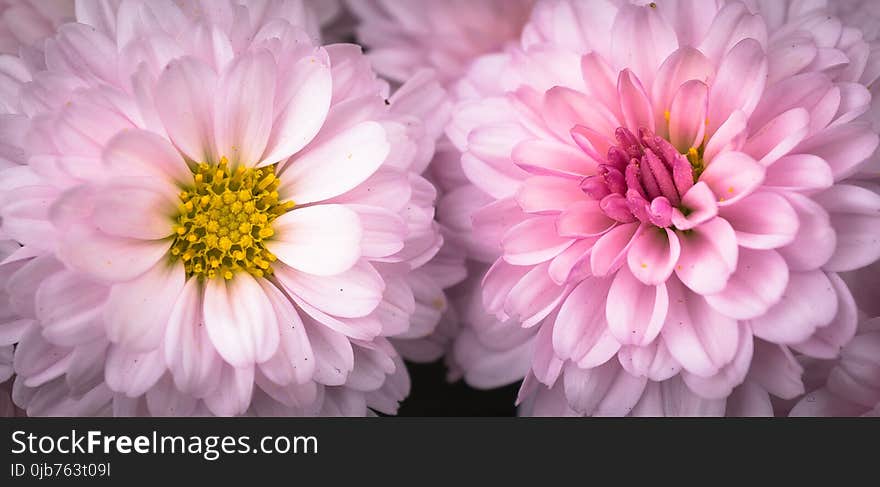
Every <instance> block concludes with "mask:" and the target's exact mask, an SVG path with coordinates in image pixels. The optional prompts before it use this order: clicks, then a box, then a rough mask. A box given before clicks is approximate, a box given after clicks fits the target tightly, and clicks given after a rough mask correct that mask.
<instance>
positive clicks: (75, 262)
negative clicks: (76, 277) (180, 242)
mask: <svg viewBox="0 0 880 487" xmlns="http://www.w3.org/2000/svg"><path fill="white" fill-rule="evenodd" d="M170 245H171V244H170V243H169V242H168V241H167V240H135V239H129V238H122V237H111V236H109V235H105V234H103V233H101V232H98V231H96V230H92V229H88V228H85V227H80V226H77V227H74V228H71V229H70V230H69V231H68V232H66V233H65V235H64V240H63V241H62V242H61V244H60V248H59V250H58V252H59V255H60V259H61V260H62V261H64V262H65V263H66V264H67V265H69V266H70V267H72V268H74V269H77V270H80V271H82V272H85V273H87V274H89V275H91V276H94V277H95V278H97V279H100V280H103V281H109V282H121V281H127V280H131V279H134V278H135V277H137V276H139V275H141V274H143V273H144V272H146V271H147V270H148V269H150V268H151V267H153V265H154V264H156V263H157V262H158V261H159V260H160V259H162V257H164V256H165V255H166V254H167V252H168V248H169V246H170Z"/></svg>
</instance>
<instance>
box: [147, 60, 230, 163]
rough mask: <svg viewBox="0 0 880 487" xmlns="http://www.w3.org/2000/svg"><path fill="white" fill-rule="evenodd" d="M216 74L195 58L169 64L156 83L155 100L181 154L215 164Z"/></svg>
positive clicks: (166, 127)
mask: <svg viewBox="0 0 880 487" xmlns="http://www.w3.org/2000/svg"><path fill="white" fill-rule="evenodd" d="M216 85H217V75H216V74H214V71H213V70H212V69H211V68H209V67H208V66H206V65H205V64H202V63H201V62H199V61H197V60H196V59H194V58H180V59H177V60H174V61H172V62H171V63H169V64H168V66H167V67H166V68H165V70H164V71H163V72H162V75H161V76H160V77H159V80H158V81H157V82H156V87H155V89H154V97H155V100H156V109H157V110H158V112H159V117H160V118H161V119H162V123H163V124H164V125H165V130H166V131H167V132H168V134H169V135H170V136H171V140H172V141H174V145H176V146H177V147H178V148H179V149H180V150H181V152H183V153H184V154H186V155H187V156H188V157H189V158H190V159H192V160H194V161H198V162H208V161H216V160H217V156H218V154H216V152H215V149H214V101H215V100H216V97H215V96H214V91H215V89H216Z"/></svg>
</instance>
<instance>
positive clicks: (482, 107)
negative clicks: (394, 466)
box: [447, 1, 880, 415]
mask: <svg viewBox="0 0 880 487" xmlns="http://www.w3.org/2000/svg"><path fill="white" fill-rule="evenodd" d="M617 3H620V5H618V4H617ZM639 3H643V2H639ZM755 3H758V2H755ZM522 46H523V47H522V49H520V50H512V51H511V52H509V53H508V54H507V55H506V56H505V58H506V59H505V60H504V61H503V62H499V63H497V66H498V69H496V70H494V71H493V72H491V74H490V72H489V71H486V70H473V71H472V72H471V73H470V74H469V76H470V78H471V79H469V81H470V84H471V85H472V86H491V85H493V84H494V85H495V86H496V90H500V91H501V92H502V94H501V95H499V96H491V95H490V96H484V97H478V98H477V99H475V100H466V101H463V102H461V103H459V104H458V106H457V108H456V112H455V115H454V119H453V122H452V123H451V124H450V126H449V128H448V130H447V134H448V136H449V138H450V139H451V140H452V141H453V142H454V143H455V144H456V145H457V146H458V147H459V148H460V149H461V150H462V152H463V153H464V155H463V156H462V158H461V164H462V169H463V171H464V173H465V174H466V176H467V177H468V179H469V180H470V182H471V183H473V184H474V185H475V186H476V187H477V188H479V189H480V190H481V191H482V192H483V193H485V194H486V195H488V196H489V197H490V198H491V203H489V204H488V205H486V206H484V207H483V208H481V209H479V210H477V211H476V212H474V213H473V215H472V217H473V232H474V236H475V238H476V239H477V240H482V241H483V242H489V243H492V244H494V246H495V247H494V248H495V252H497V253H498V254H499V255H500V257H499V258H497V259H496V260H495V261H494V263H493V265H492V267H491V268H490V269H489V270H488V272H487V273H486V274H485V277H484V278H483V281H482V291H483V293H482V294H483V303H484V306H485V308H486V309H487V310H488V311H489V312H491V313H493V314H495V315H496V317H497V318H498V320H500V321H501V322H507V323H514V324H520V325H521V326H522V327H524V328H534V329H535V330H537V331H536V332H535V335H534V339H533V340H534V345H533V346H534V351H533V353H532V356H531V371H530V372H529V374H528V375H527V376H526V378H525V381H524V384H523V387H522V390H521V394H520V398H521V400H523V401H525V402H526V407H525V408H524V411H523V412H524V413H529V412H531V413H535V414H538V413H542V412H547V411H550V412H551V413H552V414H562V413H563V412H573V413H576V414H579V415H593V414H612V415H626V414H630V413H632V414H648V415H661V414H671V415H704V414H724V413H728V414H735V415H746V414H770V413H772V407H771V402H770V396H771V395H772V396H776V397H782V398H793V397H796V396H797V395H799V394H801V393H802V392H803V385H802V384H801V382H800V381H801V379H800V372H801V371H800V366H799V365H798V363H797V361H796V360H795V358H794V352H798V353H802V354H805V355H809V356H814V357H822V358H831V357H834V356H836V355H837V354H838V352H839V351H840V349H841V348H842V347H843V345H844V344H845V343H846V342H848V341H849V339H850V338H851V337H852V336H853V333H854V332H855V326H856V314H855V304H854V302H853V299H852V296H851V294H850V291H849V289H848V288H847V286H846V284H845V283H844V281H843V280H842V279H841V278H840V277H839V276H838V272H842V271H849V270H852V269H856V268H859V267H862V266H865V265H867V264H869V263H871V262H873V261H875V260H876V259H877V257H878V255H877V249H878V247H877V246H876V241H875V240H873V239H871V238H866V237H867V236H868V235H869V233H865V232H864V231H863V230H862V229H863V228H864V226H863V223H867V222H870V223H871V224H873V225H874V226H875V227H876V226H877V224H878V223H880V221H878V218H880V215H878V214H877V213H876V211H875V210H874V208H875V206H876V204H877V202H878V201H880V195H878V194H877V193H876V192H874V191H872V190H870V189H868V188H866V187H863V186H860V185H858V184H856V183H854V182H852V179H853V178H855V177H861V176H862V175H863V173H862V171H863V170H864V168H865V165H864V161H865V160H866V159H867V158H868V157H869V156H870V155H871V154H872V153H873V152H874V150H875V149H876V148H877V145H878V136H877V134H876V131H875V130H874V129H873V128H872V127H871V126H870V124H867V123H865V122H862V121H856V119H857V118H859V117H860V116H862V115H863V114H864V113H865V112H866V111H867V110H868V109H869V105H870V93H869V92H868V90H867V89H866V86H865V85H866V84H869V83H870V82H871V81H873V80H868V81H866V80H865V79H864V78H863V74H864V67H865V65H866V60H867V58H868V56H869V47H868V45H867V44H866V43H865V42H864V41H863V40H862V38H861V33H860V32H859V31H858V30H857V29H855V28H852V27H848V26H845V25H842V24H841V23H840V22H839V21H838V20H837V19H836V18H834V17H832V16H830V15H828V13H827V12H826V11H825V10H824V9H823V8H821V7H814V6H812V5H806V4H803V5H802V4H800V3H798V2H790V3H785V2H772V3H766V4H765V3H760V4H759V5H753V4H752V3H751V2H749V3H747V4H743V3H741V2H736V1H727V2H724V1H720V2H710V3H700V4H699V5H697V4H689V3H676V2H651V3H644V4H629V3H626V2H592V3H589V4H588V3H585V2H573V1H544V2H540V3H538V4H537V5H536V6H535V10H534V12H533V14H532V18H531V21H530V22H529V24H527V25H526V27H525V28H524V29H523V36H522ZM832 52H833V53H834V59H835V61H830V60H829V59H828V58H826V54H827V53H832ZM496 58H497V56H496ZM478 63H479V61H477V63H475V65H476V64H478ZM489 76H491V77H489ZM853 218H855V219H856V220H857V221H859V224H858V225H853V224H851V222H853V221H854V220H853ZM560 401H561V402H560ZM536 403H538V404H536Z"/></svg>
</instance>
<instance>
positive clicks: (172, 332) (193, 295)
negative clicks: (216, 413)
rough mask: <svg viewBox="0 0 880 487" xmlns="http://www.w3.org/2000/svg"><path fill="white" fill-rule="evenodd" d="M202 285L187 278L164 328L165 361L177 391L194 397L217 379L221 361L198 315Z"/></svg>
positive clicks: (212, 387) (215, 383)
mask: <svg viewBox="0 0 880 487" xmlns="http://www.w3.org/2000/svg"><path fill="white" fill-rule="evenodd" d="M202 299H203V297H202V285H201V284H200V283H199V281H198V279H190V280H189V281H187V282H186V284H185V285H184V287H183V289H182V290H181V292H180V296H179V297H178V299H177V302H176V303H174V308H173V309H172V310H171V315H170V316H169V317H168V327H167V328H166V330H165V363H167V364H168V370H169V372H171V375H172V376H173V377H174V384H175V387H177V388H178V389H179V390H180V391H181V392H184V393H187V394H192V395H195V396H198V397H202V396H204V395H206V394H207V393H208V392H210V391H212V390H213V389H214V388H215V387H216V386H217V384H218V382H219V381H220V370H221V368H222V362H221V360H220V356H219V355H217V351H216V350H214V345H213V344H212V343H211V339H210V338H209V337H208V331H207V329H206V328H205V320H204V317H203V315H202Z"/></svg>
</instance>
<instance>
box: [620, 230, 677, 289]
mask: <svg viewBox="0 0 880 487" xmlns="http://www.w3.org/2000/svg"><path fill="white" fill-rule="evenodd" d="M679 255H681V244H680V243H679V241H678V237H677V236H676V234H675V232H673V231H672V230H670V229H668V228H664V229H662V231H650V230H648V231H645V232H641V233H640V234H639V235H638V236H636V237H635V238H633V244H632V247H630V249H629V252H627V255H626V258H627V263H629V270H630V272H632V273H633V275H634V276H636V278H638V280H640V281H642V282H643V283H645V284H648V285H652V284H654V285H656V284H660V283H662V282H665V281H666V279H667V278H669V276H670V275H671V274H672V270H673V269H674V268H675V264H677V263H678V257H679Z"/></svg>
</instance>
